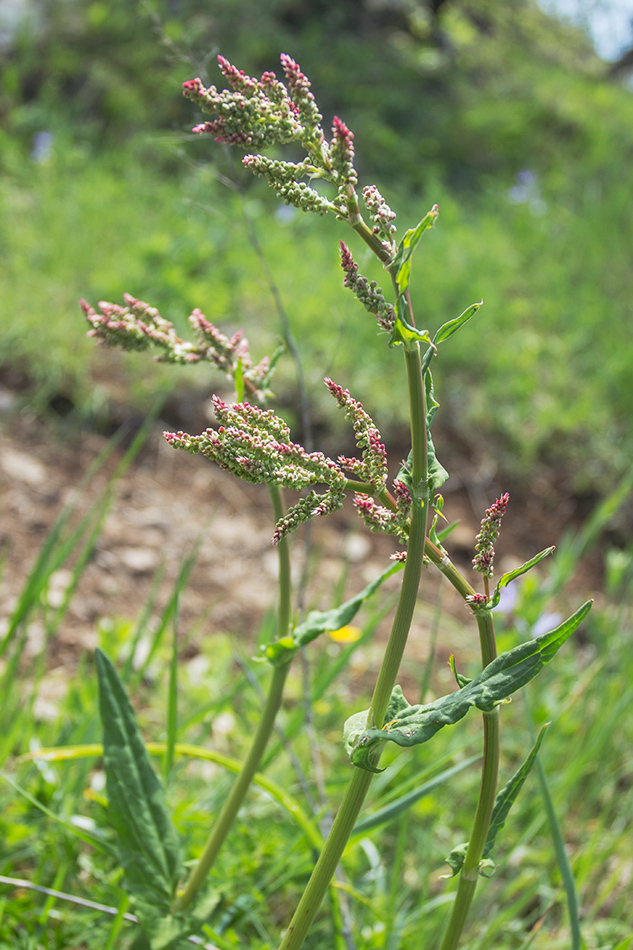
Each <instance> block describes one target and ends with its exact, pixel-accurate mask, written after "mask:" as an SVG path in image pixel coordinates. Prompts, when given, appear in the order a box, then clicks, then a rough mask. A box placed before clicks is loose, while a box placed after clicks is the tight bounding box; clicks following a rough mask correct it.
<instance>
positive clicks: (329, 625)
mask: <svg viewBox="0 0 633 950" xmlns="http://www.w3.org/2000/svg"><path fill="white" fill-rule="evenodd" d="M402 568H403V565H402V564H401V563H397V564H392V565H391V566H390V567H388V568H387V570H386V571H383V572H382V574H380V575H379V576H378V577H376V578H375V579H374V580H373V581H372V582H371V584H368V585H367V587H365V588H363V590H361V591H360V593H358V594H356V596H355V597H352V598H351V599H350V600H347V601H345V603H344V604H341V605H340V607H334V608H333V609H332V610H311V611H310V613H309V614H308V616H307V617H306V619H305V620H304V622H303V623H302V624H299V626H298V627H296V628H295V630H294V631H293V634H292V636H291V637H283V638H282V639H280V640H273V641H272V643H269V644H267V645H266V646H265V647H264V657H265V658H266V659H267V660H269V661H270V662H271V663H272V664H273V666H283V665H284V664H286V663H290V661H291V659H292V658H293V656H294V655H295V653H296V652H297V651H298V650H300V649H301V647H304V646H305V645H306V644H308V643H311V642H312V641H313V640H316V638H317V637H318V636H320V635H321V634H322V633H324V632H325V631H326V630H340V628H341V627H345V626H347V624H349V623H351V621H352V620H353V619H354V617H355V616H356V614H357V613H358V611H359V610H360V608H361V606H362V604H363V602H364V601H366V600H367V599H368V598H369V597H371V596H372V594H375V593H376V591H377V590H378V588H379V587H380V585H381V584H382V583H383V582H384V581H386V580H387V578H388V577H391V575H392V574H397V573H398V571H400V570H402Z"/></svg>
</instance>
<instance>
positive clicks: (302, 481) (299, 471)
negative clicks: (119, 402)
mask: <svg viewBox="0 0 633 950" xmlns="http://www.w3.org/2000/svg"><path fill="white" fill-rule="evenodd" d="M213 409H214V412H215V416H216V418H217V420H218V422H219V423H220V427H219V428H218V429H217V430H216V429H207V430H206V432H203V433H202V435H197V436H192V435H188V434H187V433H186V432H165V433H164V436H165V438H166V439H167V441H168V442H169V444H170V445H172V446H173V447H174V448H177V449H183V450H184V451H186V452H190V453H191V454H192V455H195V454H197V453H200V454H202V455H205V456H206V457H207V458H210V459H212V460H213V461H214V462H216V464H217V465H219V466H220V468H223V469H225V470H226V471H228V472H231V473H232V474H233V475H236V476H237V477H238V478H242V479H244V480H245V481H247V482H252V483H253V484H262V483H264V484H267V485H281V486H283V487H284V488H293V489H295V490H296V491H302V490H303V489H305V488H310V487H312V486H314V485H326V486H327V489H326V491H325V492H324V493H323V494H321V495H318V494H317V493H316V492H314V491H313V492H311V493H310V495H308V498H303V499H301V500H300V502H299V503H298V504H297V505H295V507H294V508H292V509H290V511H289V512H288V514H287V516H286V518H284V519H283V524H282V522H279V524H278V525H277V531H276V534H275V538H276V540H279V538H280V537H283V536H284V534H286V533H287V532H288V531H289V530H291V528H292V527H296V525H298V524H301V523H302V522H303V521H307V520H308V518H311V517H314V516H315V515H321V514H327V513H328V512H329V511H334V510H336V509H337V508H340V507H341V505H342V504H343V498H344V495H345V486H346V483H347V478H346V476H345V473H344V472H343V471H342V469H341V468H340V467H339V466H338V465H337V464H336V462H334V461H332V459H329V458H327V456H325V455H324V454H323V453H322V452H306V450H305V449H304V448H303V446H301V445H297V444H296V443H294V442H291V441H290V430H289V428H288V426H287V425H286V423H285V422H284V421H283V419H280V418H279V417H278V416H276V415H275V413H274V412H272V410H270V409H268V410H264V409H260V408H258V407H257V406H251V405H250V404H249V403H247V402H243V403H236V404H235V405H229V404H228V403H226V402H223V400H221V399H219V398H218V397H217V396H214V397H213ZM309 499H311V500H310V501H308V500H309ZM279 532H281V533H279Z"/></svg>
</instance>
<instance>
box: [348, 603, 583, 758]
mask: <svg viewBox="0 0 633 950" xmlns="http://www.w3.org/2000/svg"><path fill="white" fill-rule="evenodd" d="M591 605H592V601H587V603H585V604H583V605H582V607H580V608H579V609H578V610H577V611H576V613H575V614H573V616H571V617H570V618H569V619H568V620H566V621H565V622H564V623H562V624H560V626H558V627H556V628H555V629H554V630H552V631H550V632H549V633H547V634H545V635H544V636H542V637H538V638H537V639H534V640H528V641H526V642H525V643H521V644H519V646H517V647H514V649H513V650H510V651H508V652H507V653H502V654H500V655H499V656H498V657H497V658H496V659H495V660H493V661H492V663H489V664H488V666H487V667H486V668H485V669H484V670H482V672H481V673H480V674H479V676H476V677H475V679H474V680H472V681H471V682H470V683H468V684H467V685H466V686H464V687H462V688H461V689H459V690H457V691H456V692H454V693H449V694H448V695H447V696H442V697H441V698H440V699H436V700H434V701H433V702H432V703H427V704H426V705H424V706H409V707H407V708H406V709H405V710H403V711H402V712H400V713H399V714H398V717H397V719H396V720H395V721H393V722H387V723H386V724H385V726H384V727H383V728H382V729H378V728H376V727H375V726H372V727H371V728H367V729H365V730H364V731H363V732H360V733H358V735H357V737H356V742H355V744H354V745H353V747H352V748H351V754H350V758H351V760H352V762H353V763H354V765H357V766H358V767H359V768H370V770H371V771H373V770H374V769H375V765H376V762H377V758H378V757H379V755H380V753H379V752H377V748H378V747H379V746H380V744H381V743H382V742H385V741H389V742H395V743H396V744H397V745H399V746H413V745H420V744H422V743H423V742H428V740H429V739H431V738H432V737H433V736H434V735H435V733H436V732H439V730H440V729H443V728H444V726H452V725H454V724H455V723H456V722H459V720H460V719H463V718H464V716H465V715H466V713H467V712H468V711H469V709H471V708H472V707H473V706H475V707H477V709H481V710H482V711H483V712H490V711H491V710H492V709H494V707H495V706H497V705H498V704H499V703H502V702H503V701H504V700H506V699H507V698H508V696H511V695H512V693H514V692H516V691H517V690H518V689H520V688H521V687H522V686H525V684H526V683H529V682H530V680H532V679H534V677H535V676H536V675H537V673H538V672H539V671H540V670H541V669H542V668H543V667H544V666H545V664H546V663H549V661H550V660H551V659H552V658H553V657H554V656H555V654H556V653H557V651H558V650H559V649H560V648H561V646H562V645H563V643H564V642H565V641H566V640H567V639H568V637H570V636H571V634H572V633H573V632H574V630H576V628H577V627H578V626H580V624H581V623H582V621H583V620H584V619H585V617H586V616H587V614H588V613H589V611H590V609H591ZM357 715H359V714H357ZM366 763H367V764H366Z"/></svg>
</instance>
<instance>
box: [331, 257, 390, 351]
mask: <svg viewBox="0 0 633 950" xmlns="http://www.w3.org/2000/svg"><path fill="white" fill-rule="evenodd" d="M341 267H342V268H343V271H344V272H345V277H344V279H343V286H344V287H349V289H350V290H351V291H352V293H353V294H354V296H356V297H357V298H358V300H360V302H361V303H362V305H363V307H364V308H365V310H367V311H368V312H369V313H373V314H374V315H375V317H376V320H377V321H378V324H379V326H380V327H382V329H383V330H386V331H387V332H388V333H391V332H392V330H393V328H394V327H395V325H396V311H395V309H394V307H393V304H390V303H387V301H386V300H385V298H384V295H383V292H382V287H378V285H377V283H376V281H375V280H372V281H368V280H367V278H366V277H363V276H362V274H359V273H358V264H357V263H356V262H355V261H354V258H353V257H352V252H351V251H350V250H349V248H348V247H347V245H346V244H345V242H344V241H341Z"/></svg>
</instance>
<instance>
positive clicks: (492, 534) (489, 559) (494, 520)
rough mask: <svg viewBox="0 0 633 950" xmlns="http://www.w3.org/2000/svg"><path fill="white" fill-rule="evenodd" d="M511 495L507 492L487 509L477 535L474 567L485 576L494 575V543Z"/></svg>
mask: <svg viewBox="0 0 633 950" xmlns="http://www.w3.org/2000/svg"><path fill="white" fill-rule="evenodd" d="M509 500H510V495H509V494H508V492H506V493H505V494H504V495H502V496H501V498H497V500H496V501H495V502H494V503H493V504H492V505H491V506H490V508H487V509H486V513H485V515H484V518H483V520H482V522H481V529H480V531H479V534H478V535H477V537H476V539H475V540H476V544H475V551H476V552H477V553H476V554H475V557H474V558H473V567H474V568H475V570H476V571H477V572H478V573H479V574H483V576H484V577H492V565H493V561H494V556H495V549H494V544H495V541H496V540H497V538H498V537H499V529H500V527H501V519H502V518H503V516H504V514H505V513H506V508H507V507H508V502H509Z"/></svg>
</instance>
